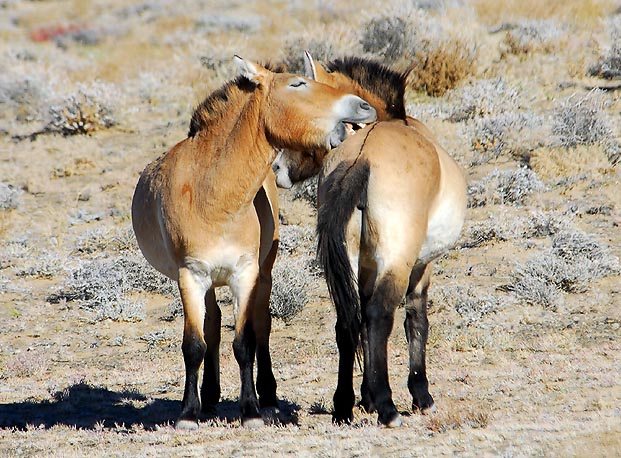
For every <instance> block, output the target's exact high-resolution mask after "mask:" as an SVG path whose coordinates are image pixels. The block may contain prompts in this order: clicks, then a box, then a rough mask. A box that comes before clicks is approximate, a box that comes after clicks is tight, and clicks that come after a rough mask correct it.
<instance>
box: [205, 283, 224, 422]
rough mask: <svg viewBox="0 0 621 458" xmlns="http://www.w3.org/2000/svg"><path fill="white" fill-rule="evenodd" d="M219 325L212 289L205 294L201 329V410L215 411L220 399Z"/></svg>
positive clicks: (219, 314)
mask: <svg viewBox="0 0 621 458" xmlns="http://www.w3.org/2000/svg"><path fill="white" fill-rule="evenodd" d="M220 325H221V312H220V308H219V307H218V304H217V302H216V295H215V291H214V289H213V288H212V289H210V290H209V291H207V294H206V295H205V323H204V327H203V331H204V334H205V343H206V344H207V351H206V352H205V363H204V374H203V385H202V386H201V401H202V402H201V404H202V411H203V412H204V413H206V414H209V415H213V414H214V413H215V409H216V404H217V403H218V401H219V400H220Z"/></svg>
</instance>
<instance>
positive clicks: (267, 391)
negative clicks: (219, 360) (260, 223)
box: [253, 242, 278, 408]
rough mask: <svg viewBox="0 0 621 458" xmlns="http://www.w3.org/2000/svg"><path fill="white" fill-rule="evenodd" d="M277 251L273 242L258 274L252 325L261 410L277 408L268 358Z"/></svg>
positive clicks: (273, 379)
mask: <svg viewBox="0 0 621 458" xmlns="http://www.w3.org/2000/svg"><path fill="white" fill-rule="evenodd" d="M277 251H278V243H277V242H274V244H273V246H272V248H271V250H270V253H269V255H268V258H267V259H266V260H265V261H264V263H263V266H262V268H261V272H260V274H259V283H258V285H257V293H256V301H255V307H254V318H253V325H254V331H255V335H256V339H257V392H258V394H259V402H260V406H261V408H271V407H273V408H277V407H278V399H277V398H276V379H275V378H274V373H273V372H272V359H271V357H270V332H271V330H272V317H271V315H270V294H271V292H272V272H271V270H272V265H273V264H274V260H275V258H276V252H277Z"/></svg>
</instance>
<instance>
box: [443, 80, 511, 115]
mask: <svg viewBox="0 0 621 458" xmlns="http://www.w3.org/2000/svg"><path fill="white" fill-rule="evenodd" d="M447 99H448V102H449V104H450V106H451V108H450V110H449V120H451V121H453V122H460V121H466V120H468V119H476V118H484V117H489V116H493V115H502V114H505V113H514V112H516V111H517V110H518V109H519V106H520V103H521V93H520V91H519V90H518V88H516V87H512V86H509V85H508V84H507V83H506V82H505V81H504V80H502V79H500V78H497V79H482V80H476V81H473V82H471V83H470V84H468V85H466V86H462V87H460V88H458V89H455V90H453V91H451V92H450V93H448V94H447Z"/></svg>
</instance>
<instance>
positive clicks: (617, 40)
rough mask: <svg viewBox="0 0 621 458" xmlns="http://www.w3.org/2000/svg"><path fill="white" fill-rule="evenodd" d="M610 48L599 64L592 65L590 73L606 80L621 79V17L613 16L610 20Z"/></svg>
mask: <svg viewBox="0 0 621 458" xmlns="http://www.w3.org/2000/svg"><path fill="white" fill-rule="evenodd" d="M607 25H608V34H609V36H610V46H609V48H608V51H607V53H606V54H605V55H604V56H602V57H601V58H600V59H599V62H597V63H595V64H593V65H591V66H590V67H589V69H588V73H589V74H590V75H591V76H599V77H601V78H606V79H619V78H621V15H615V16H612V17H611V18H610V19H609V20H608V24H607Z"/></svg>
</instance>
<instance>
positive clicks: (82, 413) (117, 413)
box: [0, 382, 300, 430]
mask: <svg viewBox="0 0 621 458" xmlns="http://www.w3.org/2000/svg"><path fill="white" fill-rule="evenodd" d="M278 407H279V412H278V413H277V414H274V413H273V412H267V413H266V414H265V416H264V420H265V422H266V424H279V425H289V424H293V425H297V424H298V411H299V410H300V406H299V405H297V404H295V403H291V402H289V401H286V400H281V401H279V406H278ZM180 412H181V401H172V400H169V399H158V398H153V397H149V396H145V395H143V394H140V393H137V392H135V391H119V392H117V391H111V390H108V389H106V388H100V387H93V386H90V385H88V384H86V383H83V382H82V383H77V384H75V385H72V386H70V387H68V388H66V389H65V390H63V391H59V392H57V393H55V394H54V395H53V397H52V399H51V400H45V401H41V402H36V401H23V402H15V403H9V404H0V428H16V429H21V430H23V429H27V428H28V427H30V426H34V427H43V428H46V429H47V428H51V427H53V426H57V425H64V426H70V427H75V428H78V429H101V428H104V429H113V428H118V427H120V426H123V427H125V428H131V427H134V426H136V427H140V428H144V429H146V430H155V429H157V428H159V427H163V426H168V425H173V424H174V422H175V419H176V416H177V415H178V414H179V413H180ZM204 420H207V421H211V422H216V423H235V422H237V423H238V424H239V420H240V411H239V404H238V402H237V400H231V399H224V400H222V401H221V402H220V403H219V404H218V405H217V406H216V414H215V415H212V416H210V417H205V418H201V422H202V421H204Z"/></svg>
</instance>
